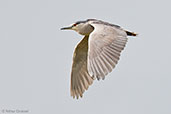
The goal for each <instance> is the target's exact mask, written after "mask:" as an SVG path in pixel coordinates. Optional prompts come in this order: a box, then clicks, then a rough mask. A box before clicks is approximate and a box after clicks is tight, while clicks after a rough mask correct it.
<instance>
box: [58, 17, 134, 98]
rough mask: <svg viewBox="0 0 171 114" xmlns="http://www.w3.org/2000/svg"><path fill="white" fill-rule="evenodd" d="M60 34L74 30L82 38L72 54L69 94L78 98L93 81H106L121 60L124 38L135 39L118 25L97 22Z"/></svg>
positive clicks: (77, 24)
mask: <svg viewBox="0 0 171 114" xmlns="http://www.w3.org/2000/svg"><path fill="white" fill-rule="evenodd" d="M61 30H74V31H76V32H78V33H79V34H81V35H83V36H84V37H83V39H82V40H81V41H80V42H79V43H78V45H77V46H76V48H75V51H74V54H73V61H72V70H71V82H70V84H71V85H70V93H71V96H72V97H73V98H77V99H78V98H80V97H82V96H83V93H84V92H85V91H86V90H87V89H88V88H89V86H90V85H91V84H92V83H93V81H94V80H95V79H97V80H100V79H103V80H104V79H105V76H106V75H107V74H108V73H110V72H111V71H112V70H113V69H114V68H115V66H116V64H117V63H118V60H119V59H120V54H121V51H122V50H123V49H124V47H125V45H126V43H127V39H128V38H127V36H137V34H136V33H134V32H129V31H127V30H124V29H123V28H121V27H120V26H118V25H115V24H111V23H108V22H105V21H102V20H98V19H87V20H84V21H77V22H75V23H74V24H72V25H71V26H69V27H64V28H61Z"/></svg>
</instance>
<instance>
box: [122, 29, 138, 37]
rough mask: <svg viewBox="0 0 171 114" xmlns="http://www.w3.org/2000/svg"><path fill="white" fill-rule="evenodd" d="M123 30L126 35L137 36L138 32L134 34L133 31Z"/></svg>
mask: <svg viewBox="0 0 171 114" xmlns="http://www.w3.org/2000/svg"><path fill="white" fill-rule="evenodd" d="M125 32H126V34H127V35H128V36H137V35H138V34H136V33H134V32H129V31H127V30H125Z"/></svg>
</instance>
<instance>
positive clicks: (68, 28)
mask: <svg viewBox="0 0 171 114" xmlns="http://www.w3.org/2000/svg"><path fill="white" fill-rule="evenodd" d="M61 30H72V26H70V27H64V28H61Z"/></svg>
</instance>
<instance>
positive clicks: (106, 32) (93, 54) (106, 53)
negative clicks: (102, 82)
mask: <svg viewBox="0 0 171 114" xmlns="http://www.w3.org/2000/svg"><path fill="white" fill-rule="evenodd" d="M91 25H92V26H93V27H94V31H93V32H92V33H91V34H90V36H89V44H88V45H89V49H88V72H89V74H90V75H91V76H95V77H97V79H98V80H99V79H101V78H102V79H104V78H105V75H107V74H108V73H109V72H111V71H112V69H113V68H114V67H115V65H116V64H117V63H118V60H119V57H120V53H121V51H122V50H123V49H124V47H125V45H126V42H127V35H126V32H125V31H124V30H122V29H121V28H119V27H115V26H110V25H107V24H100V23H94V24H93V23H92V24H91Z"/></svg>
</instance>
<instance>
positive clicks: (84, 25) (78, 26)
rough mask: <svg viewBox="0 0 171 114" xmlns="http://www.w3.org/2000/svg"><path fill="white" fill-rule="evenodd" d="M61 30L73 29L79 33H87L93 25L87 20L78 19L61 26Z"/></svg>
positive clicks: (92, 28)
mask: <svg viewBox="0 0 171 114" xmlns="http://www.w3.org/2000/svg"><path fill="white" fill-rule="evenodd" d="M61 30H74V31H76V32H78V33H79V34H81V35H89V34H90V33H91V32H92V31H93V30H94V27H93V26H92V25H90V24H89V23H88V21H78V22H76V23H74V24H72V25H71V26H69V27H64V28H61Z"/></svg>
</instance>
